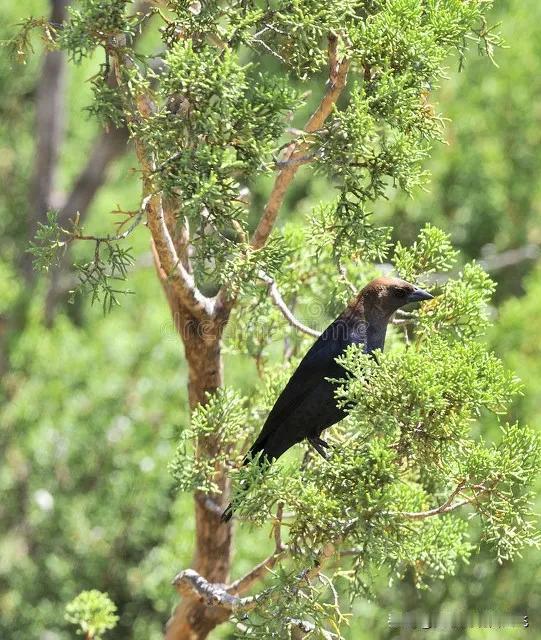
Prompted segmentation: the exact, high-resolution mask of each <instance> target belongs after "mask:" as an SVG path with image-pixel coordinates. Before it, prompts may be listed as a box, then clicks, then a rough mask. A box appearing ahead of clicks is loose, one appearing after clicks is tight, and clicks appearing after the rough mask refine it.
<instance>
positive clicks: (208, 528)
mask: <svg viewBox="0 0 541 640" xmlns="http://www.w3.org/2000/svg"><path fill="white" fill-rule="evenodd" d="M153 252H154V260H155V265H156V269H157V272H158V276H159V278H160V281H161V283H162V286H163V288H164V291H165V294H166V296H167V300H168V302H169V306H170V309H171V315H172V318H173V321H174V324H175V329H176V330H177V332H178V334H179V336H180V337H181V339H182V342H183V344H184V352H185V356H186V361H187V363H188V396H189V402H190V408H191V409H192V411H193V409H194V408H195V407H196V406H197V405H198V404H204V403H205V402H207V400H208V396H207V394H211V393H213V392H215V391H216V389H218V387H219V386H221V384H222V382H223V362H222V354H221V335H222V329H223V326H224V324H225V321H224V319H223V318H221V319H218V318H216V317H215V316H213V317H210V316H206V315H205V314H203V315H200V316H199V317H196V316H195V315H194V314H192V313H191V312H190V311H189V310H188V309H187V308H186V305H185V302H184V301H183V300H182V299H181V298H180V297H179V295H178V291H177V290H176V289H175V287H174V286H173V285H172V283H171V280H170V278H168V277H167V275H166V273H165V271H164V270H163V268H162V267H161V263H160V257H159V253H158V251H157V248H156V246H155V245H154V244H153ZM218 446H219V442H218V440H217V439H216V438H213V437H212V436H210V437H208V438H206V439H205V440H204V441H202V442H200V443H199V450H198V452H197V455H198V456H213V455H214V453H215V452H216V449H217V447H218ZM216 482H217V485H218V487H219V491H218V493H216V494H210V495H207V494H202V493H197V494H196V495H195V497H194V502H195V505H194V506H195V528H196V536H195V540H196V546H195V552H194V557H193V560H192V567H193V569H194V570H195V571H197V573H198V574H200V575H201V576H203V577H205V578H206V579H207V580H208V581H209V582H212V583H217V584H225V583H227V582H228V580H229V567H230V564H231V542H232V527H231V525H230V524H229V523H223V522H222V521H221V519H220V514H221V512H222V510H223V509H224V508H225V506H226V505H227V503H228V502H229V492H230V482H229V479H228V477H227V475H226V474H225V473H224V471H223V470H221V469H218V470H217V475H216ZM209 504H210V505H212V506H213V507H214V508H211V507H209ZM230 615H231V612H230V611H229V610H228V609H226V608H224V607H221V606H208V604H207V603H206V602H205V601H204V599H203V598H198V597H196V596H195V595H194V594H189V593H184V594H183V597H182V601H181V602H180V604H179V605H178V606H177V608H176V609H175V611H174V613H173V615H172V616H171V618H170V620H169V622H168V623H167V628H166V632H165V638H166V640H181V639H186V640H203V638H206V637H207V635H208V634H209V633H210V632H211V631H212V629H214V628H215V627H216V626H217V625H219V624H220V623H222V622H225V621H226V620H227V619H228V618H229V616H230Z"/></svg>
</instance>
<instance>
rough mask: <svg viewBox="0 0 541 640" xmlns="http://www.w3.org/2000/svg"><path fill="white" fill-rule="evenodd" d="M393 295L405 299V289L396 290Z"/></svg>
mask: <svg viewBox="0 0 541 640" xmlns="http://www.w3.org/2000/svg"><path fill="white" fill-rule="evenodd" d="M395 295H396V296H397V297H399V298H405V297H406V291H405V289H396V290H395Z"/></svg>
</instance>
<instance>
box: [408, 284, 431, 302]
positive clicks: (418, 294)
mask: <svg viewBox="0 0 541 640" xmlns="http://www.w3.org/2000/svg"><path fill="white" fill-rule="evenodd" d="M433 297H434V296H433V295H432V294H431V293H428V291H425V290H424V289H420V288H419V287H416V288H415V290H414V291H412V292H411V293H410V294H409V296H408V302H421V300H432V298H433Z"/></svg>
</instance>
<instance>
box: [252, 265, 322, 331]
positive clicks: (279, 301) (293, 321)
mask: <svg viewBox="0 0 541 640" xmlns="http://www.w3.org/2000/svg"><path fill="white" fill-rule="evenodd" d="M258 276H259V278H260V279H261V280H263V282H265V283H266V284H267V286H268V290H269V295H270V297H271V299H272V301H273V302H274V304H275V305H276V306H277V307H278V309H280V311H281V312H282V315H283V316H284V318H285V319H286V320H287V321H288V322H289V324H290V325H291V326H292V327H295V329H298V330H299V331H302V332H303V333H306V334H307V335H309V336H313V337H314V338H319V336H320V335H321V331H318V330H317V329H311V328H310V327H307V326H306V325H305V324H303V323H302V322H301V321H300V320H297V318H295V316H294V315H293V312H292V311H291V309H289V307H288V306H287V305H286V303H285V301H284V299H283V298H282V294H281V293H280V291H278V287H277V286H276V282H275V281H274V280H273V278H271V277H270V276H268V275H267V274H266V273H264V272H263V271H260V272H259V274H258Z"/></svg>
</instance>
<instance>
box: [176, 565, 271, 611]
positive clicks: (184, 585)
mask: <svg viewBox="0 0 541 640" xmlns="http://www.w3.org/2000/svg"><path fill="white" fill-rule="evenodd" d="M173 585H174V586H175V587H176V589H177V591H178V592H179V594H180V595H183V596H188V597H193V596H196V597H197V598H198V599H199V600H200V601H201V602H204V603H205V604H206V605H207V606H209V607H216V606H218V607H222V608H224V609H228V610H229V611H231V612H232V613H235V612H237V611H249V610H250V609H253V608H255V607H256V606H257V603H258V601H259V600H260V599H261V597H262V595H263V594H259V595H258V596H249V597H247V598H239V597H238V596H234V595H231V594H230V593H228V592H227V591H226V589H225V588H224V586H223V585H219V584H213V583H211V582H209V581H208V580H206V579H205V578H203V576H201V575H199V574H198V573H197V571H194V570H193V569H186V570H184V571H181V572H180V573H179V574H177V575H176V576H175V578H174V579H173Z"/></svg>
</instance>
